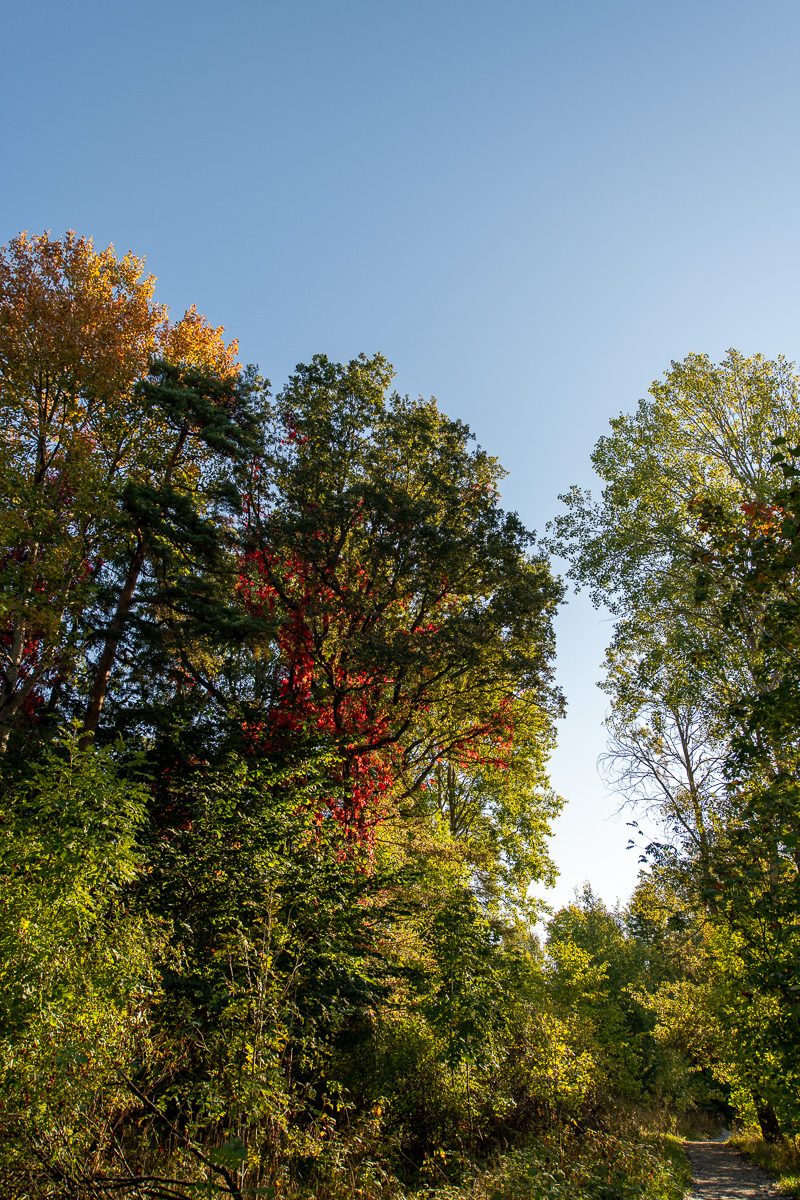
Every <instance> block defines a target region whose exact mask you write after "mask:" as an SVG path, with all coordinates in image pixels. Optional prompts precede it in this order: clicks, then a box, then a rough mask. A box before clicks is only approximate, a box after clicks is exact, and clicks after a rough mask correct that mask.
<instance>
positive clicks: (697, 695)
mask: <svg viewBox="0 0 800 1200" xmlns="http://www.w3.org/2000/svg"><path fill="white" fill-rule="evenodd" d="M651 397H652V398H651V399H650V400H649V401H642V402H641V403H640V406H639V410H638V412H637V413H636V414H635V416H633V417H620V418H618V419H617V420H616V421H614V422H612V428H613V433H612V434H611V436H609V437H608V438H604V439H601V441H600V443H599V444H598V446H597V448H596V451H595V455H594V460H593V461H594V463H595V466H596V468H597V469H598V472H599V474H600V475H601V477H602V478H603V479H604V481H605V483H606V488H605V491H604V494H603V500H602V503H601V504H600V505H597V506H592V505H591V504H590V502H589V498H588V497H586V496H583V495H581V494H579V493H577V492H573V493H572V494H571V495H570V496H569V497H568V498H567V503H568V512H567V514H566V515H564V516H562V517H561V518H560V519H559V521H558V522H557V523H556V541H557V544H558V545H559V546H560V548H561V549H562V550H563V551H567V552H568V553H570V554H571V555H572V556H573V574H574V577H575V578H576V580H577V582H578V583H579V584H585V585H588V586H590V588H591V589H592V591H593V595H594V597H595V599H596V600H597V601H599V600H600V599H601V598H603V599H604V600H605V602H606V603H607V604H608V606H609V607H610V609H611V611H612V612H613V613H614V615H615V616H616V617H617V618H618V621H617V626H616V629H615V633H614V639H613V641H612V645H611V648H610V650H609V654H608V659H607V661H608V664H609V672H608V675H607V678H606V682H605V685H604V686H605V687H606V690H607V691H608V693H609V694H610V696H611V700H612V707H611V716H610V720H609V724H610V727H611V730H612V734H613V736H614V742H613V743H612V761H613V767H614V769H615V770H616V773H617V781H618V782H619V783H620V784H621V785H622V789H623V794H624V795H626V797H627V798H628V799H630V800H632V801H641V800H644V801H645V802H646V803H650V804H652V802H653V800H654V799H656V798H657V800H658V806H659V808H660V811H661V815H662V816H663V817H664V818H665V819H666V823H667V825H668V826H669V827H670V828H671V833H672V836H673V838H674V846H673V850H674V852H675V855H676V856H677V857H675V858H674V861H675V862H678V861H681V860H682V862H683V869H684V870H685V871H686V875H687V879H688V880H690V881H691V886H692V888H693V889H694V895H695V900H696V903H697V904H698V905H699V906H700V907H701V909H704V910H705V912H706V915H707V918H708V919H710V920H711V921H712V922H717V921H721V922H727V924H728V926H729V928H730V930H731V931H732V932H733V935H734V937H733V942H732V943H731V944H732V945H733V946H734V947H735V953H736V955H738V956H739V957H738V967H737V968H736V970H735V971H733V970H731V971H728V975H727V976H726V977H728V976H730V978H734V977H735V978H739V979H740V977H741V973H742V971H744V973H745V975H747V974H748V973H749V974H750V976H751V984H752V985H753V986H755V987H756V990H758V991H759V994H763V989H764V988H767V990H768V989H769V988H770V987H771V988H773V989H774V988H776V987H777V988H781V987H783V989H784V991H785V989H786V988H787V987H788V986H789V981H790V980H791V979H793V978H794V976H793V975H792V971H794V970H796V949H795V947H794V942H793V935H791V934H790V932H789V929H790V925H791V921H790V918H789V910H790V909H791V902H789V896H790V893H791V887H793V886H794V885H793V883H792V885H791V887H789V889H788V890H787V886H786V878H785V877H786V873H787V872H788V874H789V875H791V876H792V879H794V876H795V874H796V867H795V866H794V864H793V860H792V859H791V852H789V854H788V857H787V854H786V853H785V852H783V851H782V850H781V847H782V846H783V845H784V843H783V841H782V838H783V837H784V836H787V835H788V836H789V837H790V840H791V837H792V836H793V835H792V833H791V829H790V825H791V821H792V819H793V818H791V809H792V805H793V801H790V800H789V798H788V796H787V794H786V793H784V794H783V796H782V799H781V801H780V804H782V805H783V815H782V816H781V817H780V818H779V819H777V820H776V819H775V812H774V811H773V806H774V804H776V803H778V802H777V796H776V793H775V791H774V790H773V788H772V785H771V782H770V780H771V778H773V777H774V775H775V768H776V764H777V763H778V762H780V761H784V760H785V759H786V756H787V754H788V755H789V756H790V757H791V755H792V753H793V750H792V746H793V742H794V735H793V734H790V735H789V736H787V733H788V731H786V730H783V731H782V730H780V729H779V728H778V726H777V725H773V727H772V728H769V725H768V722H767V721H764V720H760V721H757V722H756V724H757V725H758V736H757V738H756V741H757V742H758V751H757V753H755V754H752V753H751V755H750V759H749V761H750V770H749V774H748V778H747V784H746V786H742V782H743V781H742V780H741V779H739V780H738V781H737V775H736V769H735V763H736V761H737V758H738V757H740V749H741V747H742V746H743V745H744V744H745V743H750V745H751V748H752V744H753V736H752V734H754V733H755V732H756V726H755V725H753V723H752V720H749V718H748V707H749V705H748V700H747V698H748V697H750V698H753V697H754V696H756V695H763V693H764V691H765V688H766V690H767V691H768V692H769V693H770V695H769V697H768V698H767V699H766V702H765V703H763V704H761V711H762V713H766V710H767V707H768V706H769V703H770V702H771V701H772V699H773V697H774V698H775V699H777V697H778V696H779V695H782V694H786V693H787V692H791V690H792V684H791V681H790V675H791V669H790V667H789V658H788V657H787V655H785V654H783V656H782V655H781V652H780V651H779V650H778V647H777V645H776V642H775V639H776V637H777V638H778V640H780V636H781V633H784V634H785V633H786V630H785V629H783V630H780V631H779V630H778V625H777V624H776V622H779V620H780V618H779V617H778V614H779V613H784V612H785V611H786V596H785V595H784V596H781V595H779V589H778V590H776V579H775V577H774V576H771V575H770V572H769V570H766V571H765V570H763V564H761V566H759V565H758V563H757V561H756V560H757V559H758V555H759V554H760V553H761V547H762V546H766V545H767V543H768V542H769V541H770V536H771V532H772V530H773V526H774V525H775V524H776V511H777V509H778V508H780V505H779V504H777V503H776V500H775V494H776V489H779V488H780V487H781V486H782V483H783V476H782V473H781V470H780V463H779V462H777V461H776V458H775V453H774V450H775V447H774V439H775V437H776V436H782V437H789V438H792V439H795V438H796V436H797V430H798V424H799V423H800V403H798V380H797V376H796V374H795V373H794V371H793V368H792V367H791V366H790V365H789V364H787V363H786V362H785V361H784V360H783V359H779V360H777V361H776V362H768V361H766V360H764V359H762V358H760V357H758V356H756V357H755V358H752V359H745V358H744V357H743V356H741V355H740V354H737V353H736V352H734V351H731V352H730V353H729V355H728V357H727V358H726V359H725V361H724V362H723V363H722V364H720V365H719V366H714V365H712V364H711V363H710V362H709V360H708V359H707V358H706V357H704V356H698V355H692V356H690V357H689V358H688V359H687V360H686V361H685V362H684V363H681V364H673V366H672V369H671V371H670V372H668V374H667V376H666V379H665V381H664V382H663V383H660V384H654V385H653V388H652V389H651ZM711 529H713V530H715V534H711V533H710V530H711ZM725 538H728V539H729V540H728V542H727V549H725V550H723V545H722V543H723V542H724V540H725ZM559 539H560V540H559ZM765 539H766V540H765ZM779 540H780V539H779ZM725 554H728V556H729V557H728V565H729V566H730V568H731V571H730V573H728V574H727V577H726V571H727V568H726V566H725V565H724V563H723V559H724V558H725ZM784 557H785V556H784ZM734 560H736V562H737V563H738V567H737V568H735V569H734ZM745 566H746V571H745V575H742V573H741V572H742V569H743V568H745ZM737 570H738V576H737ZM757 580H758V581H759V583H758V586H755V584H756V581H757ZM771 622H772V624H771ZM773 625H774V628H773ZM750 707H751V709H752V706H750ZM773 707H776V706H774V705H773ZM748 723H749V727H750V733H749V734H748ZM790 818H791V819H790ZM765 828H766V829H768V830H769V834H768V836H766V837H762V836H761V834H760V831H761V830H762V829H765ZM651 850H652V851H653V853H654V854H655V855H656V859H657V860H658V859H659V856H661V857H662V858H663V857H665V856H666V857H669V854H668V848H667V847H664V846H660V847H659V846H654V847H652V848H651ZM779 877H780V878H781V880H782V883H781V886H780V887H779V886H778V879H779ZM737 881H738V882H737ZM778 894H780V897H781V899H780V901H779V900H778ZM787 904H788V907H782V906H785V905H787ZM779 910H780V911H779ZM779 947H780V948H779ZM748 960H749V962H750V966H749V967H748V966H747V963H748ZM726 970H727V968H726ZM754 994H755V993H754ZM787 998H788V993H787ZM767 1007H769V1005H767ZM731 1011H732V1010H731ZM765 1011H766V1010H765ZM731 1020H733V1017H731ZM791 1025H792V1021H791V1020H789V1022H788V1024H787V1023H786V1022H784V1023H783V1024H782V1025H781V1023H780V1022H773V1024H772V1029H771V1033H770V1031H769V1029H768V1027H767V1026H764V1027H763V1028H762V1033H761V1035H760V1036H761V1038H762V1040H761V1046H762V1051H763V1049H764V1047H766V1046H767V1045H768V1043H769V1040H770V1037H772V1039H773V1040H772V1044H771V1050H770V1054H773V1055H777V1056H778V1058H779V1059H780V1058H781V1056H782V1055H787V1054H788V1055H789V1056H791V1054H792V1053H793V1052H794V1051H793V1050H792V1049H791V1047H792V1046H793V1044H794V1038H795V1035H794V1034H791ZM790 1035H791V1036H790ZM787 1038H788V1040H787ZM758 1057H759V1060H760V1061H762V1062H766V1061H767V1059H766V1058H765V1055H764V1053H763V1052H760V1054H759V1056H758ZM764 1090H765V1091H767V1090H768V1089H767V1087H766V1083H765V1085H764ZM773 1095H774V1093H773Z"/></svg>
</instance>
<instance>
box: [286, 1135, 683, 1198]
mask: <svg viewBox="0 0 800 1200" xmlns="http://www.w3.org/2000/svg"><path fill="white" fill-rule="evenodd" d="M348 1175H349V1177H348V1178H347V1179H345V1178H344V1177H340V1178H336V1177H334V1176H332V1175H328V1177H327V1179H326V1180H323V1179H322V1178H320V1177H317V1178H316V1179H315V1180H314V1181H313V1182H311V1181H309V1185H308V1186H307V1188H306V1189H301V1190H298V1191H296V1192H293V1193H292V1197H293V1200H312V1198H313V1200H344V1197H345V1196H347V1197H348V1198H350V1197H358V1198H359V1200H682V1198H683V1197H684V1195H685V1193H686V1190H687V1188H688V1186H689V1183H690V1178H691V1177H690V1173H689V1171H688V1164H687V1162H686V1158H685V1155H684V1154H683V1150H682V1148H681V1143H680V1140H679V1139H678V1138H676V1137H673V1136H671V1135H669V1134H655V1135H652V1136H649V1137H647V1138H642V1139H639V1138H635V1137H630V1138H623V1137H619V1136H615V1135H612V1134H609V1133H601V1132H598V1131H596V1130H590V1131H588V1132H584V1133H582V1134H579V1135H572V1134H567V1133H562V1134H560V1135H556V1134H552V1135H546V1136H541V1137H537V1138H531V1139H529V1140H528V1141H527V1142H526V1143H525V1144H524V1145H520V1146H518V1147H516V1148H513V1149H511V1150H509V1151H507V1152H506V1153H505V1154H503V1155H502V1156H498V1157H497V1158H496V1159H495V1160H494V1161H492V1162H490V1163H488V1164H485V1165H483V1166H482V1167H478V1168H476V1167H475V1166H474V1165H473V1166H472V1167H471V1168H470V1167H469V1165H468V1164H467V1163H466V1162H464V1161H461V1162H456V1161H454V1160H453V1159H450V1160H448V1158H447V1156H445V1155H442V1156H441V1157H439V1156H435V1155H434V1156H431V1157H430V1158H428V1159H426V1161H425V1163H424V1165H423V1169H422V1172H421V1175H420V1177H418V1178H417V1179H416V1180H415V1181H414V1182H412V1183H407V1182H402V1181H401V1180H400V1179H398V1178H396V1177H394V1176H391V1175H388V1174H386V1173H384V1172H382V1171H380V1170H378V1169H377V1164H372V1163H363V1164H362V1169H361V1171H360V1172H359V1173H358V1176H357V1177H355V1176H354V1175H352V1174H350V1173H348ZM287 1195H288V1193H287Z"/></svg>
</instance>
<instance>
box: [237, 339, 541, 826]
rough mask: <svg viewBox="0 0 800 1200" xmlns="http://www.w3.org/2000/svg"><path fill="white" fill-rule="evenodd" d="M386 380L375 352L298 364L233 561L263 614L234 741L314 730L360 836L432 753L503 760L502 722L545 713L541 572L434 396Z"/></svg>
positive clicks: (246, 594) (533, 724)
mask: <svg viewBox="0 0 800 1200" xmlns="http://www.w3.org/2000/svg"><path fill="white" fill-rule="evenodd" d="M390 379H391V369H390V368H389V366H388V364H387V363H386V361H385V360H384V359H383V358H381V357H380V356H376V357H375V358H373V359H366V358H363V357H362V358H360V359H356V360H354V361H352V362H350V363H349V364H347V365H346V366H343V365H337V364H333V363H331V362H329V361H328V360H327V359H326V358H325V357H324V356H319V357H317V358H315V359H314V360H313V361H312V363H311V364H310V365H309V366H304V367H300V368H298V373H297V374H296V375H295V376H293V377H292V379H291V381H290V383H289V384H288V385H287V387H286V388H285V389H284V391H283V392H282V393H281V395H280V396H279V397H278V400H277V402H276V403H275V405H274V406H273V408H272V413H271V423H270V427H269V430H268V436H267V449H266V453H265V455H264V457H263V460H262V461H260V462H259V463H258V464H257V466H258V470H257V472H256V471H255V470H254V472H253V477H252V489H251V493H250V495H248V497H247V500H246V515H247V528H246V533H245V537H246V552H245V554H244V555H243V557H242V563H241V582H240V596H241V601H242V604H243V605H244V607H245V608H246V609H247V611H248V612H249V613H251V614H252V615H253V616H254V617H256V618H264V617H265V616H267V615H270V614H274V616H275V618H276V620H277V623H278V629H277V638H276V643H272V645H271V646H270V647H265V648H264V650H263V651H262V653H265V654H266V653H269V654H270V655H272V663H273V668H272V670H273V674H272V676H271V678H268V680H267V689H266V691H265V692H264V694H263V699H262V697H260V696H258V695H257V694H256V693H255V692H254V693H253V706H254V707H253V714H252V718H251V720H250V721H249V723H248V735H249V737H250V738H251V742H252V745H253V746H254V747H256V746H259V745H260V746H261V747H262V748H263V749H265V750H270V749H274V748H275V747H276V746H277V745H278V744H280V743H282V742H285V741H286V739H287V738H289V739H291V737H296V736H300V735H301V734H302V735H303V736H309V735H310V736H315V737H322V738H325V739H328V740H329V741H330V742H331V744H332V745H334V746H335V748H336V754H337V756H338V760H339V762H340V771H341V778H342V780H344V781H347V783H348V785H349V788H350V796H349V800H348V801H347V804H346V806H345V807H344V808H341V807H340V805H339V802H338V801H337V802H336V803H334V804H333V805H332V811H333V812H334V814H335V815H336V816H337V817H338V818H339V819H340V820H342V821H343V823H344V824H345V825H347V826H349V827H351V828H352V829H353V830H354V831H356V830H358V831H359V836H361V835H362V834H364V835H365V834H366V831H367V829H368V826H369V824H370V822H371V821H373V820H374V818H375V814H376V813H380V811H381V804H382V801H381V800H380V798H381V797H382V796H383V795H384V794H386V793H388V792H389V791H390V790H392V788H393V789H394V790H395V792H396V793H398V792H399V796H400V797H402V796H403V795H411V794H413V793H414V792H415V790H416V789H418V788H419V786H420V785H421V784H422V783H423V782H424V781H425V779H426V778H427V777H428V776H429V775H430V774H431V772H432V771H434V770H435V768H436V765H437V764H438V763H440V762H443V761H447V762H452V763H454V764H458V765H459V766H463V767H465V768H466V769H472V768H475V767H478V766H484V767H490V766H491V767H500V766H503V765H504V764H505V763H506V761H507V758H508V748H509V747H510V746H511V744H512V743H513V740H514V738H515V737H516V736H517V730H518V728H519V731H520V732H523V733H524V730H525V729H526V728H528V729H530V730H531V731H533V730H534V729H535V730H536V731H537V733H538V735H539V736H541V735H542V734H543V735H544V737H545V738H547V736H548V733H547V730H548V724H549V719H550V718H551V716H552V715H555V714H556V713H558V712H559V711H560V701H559V698H558V694H557V692H556V691H555V690H554V688H553V685H552V671H551V665H550V660H551V657H552V653H553V632H552V625H551V620H552V615H553V613H554V611H555V608H556V605H557V604H558V602H559V600H560V598H561V587H560V585H559V583H557V582H556V581H555V580H554V579H553V577H552V575H551V573H550V570H549V567H548V565H547V563H546V561H545V559H544V558H543V557H542V556H541V554H538V553H536V552H534V551H533V549H532V548H533V538H532V535H531V534H529V533H528V532H527V531H526V530H525V529H524V528H523V526H522V525H521V524H520V522H519V520H518V518H517V517H516V515H515V514H507V513H504V512H503V511H502V509H501V508H500V506H499V503H498V499H497V481H498V479H499V478H500V474H501V472H500V470H499V467H498V466H497V464H496V463H495V462H494V460H492V459H491V458H489V457H488V455H486V454H485V453H484V452H483V451H481V450H479V449H478V450H470V449H469V448H468V442H469V431H468V430H467V428H466V427H465V426H464V425H463V424H462V423H460V422H457V421H451V420H449V419H448V418H446V417H444V416H443V415H441V414H440V413H439V412H438V410H437V409H436V406H435V404H434V403H433V401H430V402H427V403H426V402H424V401H421V400H420V401H417V402H412V401H410V400H409V399H408V398H407V397H406V398H402V397H400V396H398V395H397V394H392V395H390V396H386V394H385V391H386V388H387V385H388V383H389V381H390ZM259 705H260V708H259ZM531 736H532V737H533V736H534V735H533V733H531Z"/></svg>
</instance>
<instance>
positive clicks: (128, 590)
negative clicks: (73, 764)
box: [78, 531, 145, 750]
mask: <svg viewBox="0 0 800 1200" xmlns="http://www.w3.org/2000/svg"><path fill="white" fill-rule="evenodd" d="M144 559H145V549H144V539H143V537H142V534H141V531H139V532H138V533H137V542H136V550H135V552H134V555H133V558H132V559H131V561H130V563H129V564H128V573H127V575H126V576H125V583H124V585H123V588H122V591H121V592H120V594H119V599H118V600H117V607H116V609H115V611H114V616H113V618H112V621H111V624H110V625H109V627H108V633H107V634H106V640H105V643H104V645H103V651H102V653H101V655H100V658H99V660H98V663H97V668H96V670H95V673H94V679H93V680H92V690H91V691H90V693H89V702H88V704H87V705H86V714H85V716H84V718H83V732H82V733H81V737H80V741H79V742H78V748H79V749H80V750H86V749H87V747H88V746H90V745H91V744H92V741H93V739H94V735H95V734H96V733H97V726H98V725H99V723H100V709H101V708H102V707H103V701H104V700H105V698H106V692H107V691H108V681H109V679H110V677H111V668H112V667H113V666H114V660H115V658H116V657H117V647H118V646H119V643H120V639H121V637H122V634H123V632H124V629H125V620H126V618H127V616H128V613H129V612H130V610H131V604H132V603H133V594H134V592H135V591H136V585H137V583H138V582H139V576H140V575H141V573H142V567H143V566H144Z"/></svg>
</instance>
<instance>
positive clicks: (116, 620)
mask: <svg viewBox="0 0 800 1200" xmlns="http://www.w3.org/2000/svg"><path fill="white" fill-rule="evenodd" d="M188 434H189V427H188V425H184V426H183V428H182V429H181V431H180V433H179V434H178V439H177V441H176V443H175V445H174V446H173V448H172V453H171V454H170V456H169V462H168V463H167V467H166V470H165V472H164V479H163V481H162V484H161V486H162V488H166V487H169V485H170V482H171V480H172V473H173V471H174V470H175V467H176V466H177V463H178V459H179V458H180V456H181V454H182V452H183V447H184V445H185V444H186V438H187V437H188ZM136 538H137V541H136V551H135V553H134V555H133V558H132V559H131V561H130V564H129V566H128V573H127V575H126V576H125V583H124V585H123V588H122V591H121V592H120V595H119V599H118V600H117V607H116V610H115V612H114V617H113V619H112V621H111V624H110V625H109V627H108V633H107V634H106V640H105V643H104V645H103V652H102V654H101V655H100V658H99V661H98V663H97V668H96V670H95V673H94V679H93V680H92V689H91V691H90V693H89V702H88V704H87V705H86V715H85V716H84V719H83V732H82V734H81V737H80V741H79V742H78V747H79V749H81V750H86V749H87V747H88V746H90V745H91V743H92V740H93V738H94V735H95V734H96V733H97V727H98V725H99V724H100V710H101V708H102V707H103V701H104V700H105V698H106V692H107V691H108V681H109V679H110V677H111V670H112V667H113V666H114V660H115V659H116V657H117V648H118V646H119V643H120V639H121V637H122V634H123V632H124V630H125V621H126V619H127V616H128V613H129V612H130V610H131V605H132V604H133V595H134V592H135V591H136V585H137V583H138V582H139V576H140V575H141V573H142V567H143V566H144V560H145V558H146V551H145V544H144V536H143V534H142V531H141V530H140V529H139V530H137V531H136Z"/></svg>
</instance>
